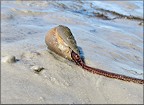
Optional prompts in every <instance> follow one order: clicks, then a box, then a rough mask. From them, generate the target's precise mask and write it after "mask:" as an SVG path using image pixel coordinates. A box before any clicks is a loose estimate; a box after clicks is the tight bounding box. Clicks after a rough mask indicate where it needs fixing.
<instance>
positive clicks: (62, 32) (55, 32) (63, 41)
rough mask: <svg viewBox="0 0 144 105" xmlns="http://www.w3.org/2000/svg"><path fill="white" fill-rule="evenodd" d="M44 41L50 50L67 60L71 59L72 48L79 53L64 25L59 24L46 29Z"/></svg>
mask: <svg viewBox="0 0 144 105" xmlns="http://www.w3.org/2000/svg"><path fill="white" fill-rule="evenodd" d="M45 43H46V45H47V46H48V48H49V49H50V50H52V51H53V52H55V53H57V54H58V55H60V56H62V57H64V58H67V59H69V60H72V58H71V52H72V50H73V51H74V52H75V53H77V54H78V55H79V49H78V47H77V43H76V41H75V39H74V36H73V35H72V33H71V31H70V29H69V28H68V27H66V26H63V25H59V26H57V27H55V28H52V29H51V30H50V31H48V33H47V35H46V37H45Z"/></svg>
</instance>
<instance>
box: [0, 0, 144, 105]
mask: <svg viewBox="0 0 144 105" xmlns="http://www.w3.org/2000/svg"><path fill="white" fill-rule="evenodd" d="M142 21H143V6H142V1H125V2H120V1H103V2H101V1H89V2H86V1H81V0H77V1H74V2H72V1H55V2H53V1H20V0H17V1H2V2H1V103H2V104H143V85H141V84H136V83H132V82H125V81H121V80H116V79H110V78H107V77H103V76H100V75H97V74H92V73H89V72H87V71H85V70H84V69H82V68H81V67H78V66H77V65H76V64H75V63H74V62H71V61H68V60H66V59H64V58H62V57H60V56H58V55H56V54H53V53H52V52H51V51H50V50H49V49H47V46H46V44H45V36H46V34H47V32H48V30H50V29H51V28H53V27H56V26H58V25H65V26H67V27H69V28H70V29H71V31H72V33H73V35H74V37H75V39H76V41H77V45H78V46H79V49H80V51H81V55H82V56H84V57H85V62H86V64H87V65H89V66H91V67H94V68H99V69H103V70H105V71H109V72H113V73H118V74H123V75H126V76H131V77H135V78H140V79H142V78H143V23H142ZM9 56H11V58H13V59H14V57H15V58H16V59H15V60H14V61H10V60H7V59H10V57H9ZM12 56H14V57H12ZM36 66H38V67H39V68H41V71H40V72H36V71H35V70H34V68H36Z"/></svg>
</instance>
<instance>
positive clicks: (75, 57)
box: [71, 51, 144, 84]
mask: <svg viewBox="0 0 144 105" xmlns="http://www.w3.org/2000/svg"><path fill="white" fill-rule="evenodd" d="M71 57H72V59H73V60H74V62H75V63H76V64H77V65H79V66H81V67H82V68H83V69H85V70H87V71H89V72H91V73H94V74H99V75H103V76H105V77H109V78H115V79H119V80H123V81H128V82H134V83H138V84H144V80H142V79H138V78H133V77H128V76H125V75H121V74H116V73H111V72H108V71H104V70H101V69H96V68H92V67H89V66H87V65H85V63H84V62H83V61H82V59H81V58H80V56H79V55H78V54H76V53H75V52H74V51H72V53H71Z"/></svg>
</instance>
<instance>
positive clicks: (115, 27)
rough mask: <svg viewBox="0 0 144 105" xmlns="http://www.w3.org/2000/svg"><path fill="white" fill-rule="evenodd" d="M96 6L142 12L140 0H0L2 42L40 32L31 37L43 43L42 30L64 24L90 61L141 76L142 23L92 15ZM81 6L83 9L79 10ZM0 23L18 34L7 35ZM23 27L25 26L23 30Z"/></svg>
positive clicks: (87, 60)
mask: <svg viewBox="0 0 144 105" xmlns="http://www.w3.org/2000/svg"><path fill="white" fill-rule="evenodd" d="M107 2H108V3H107ZM127 4H129V5H127ZM98 8H102V9H104V10H112V11H115V12H117V13H119V14H123V15H127V16H129V15H133V16H138V17H142V15H143V13H142V1H139V2H138V1H129V2H128V1H126V2H118V1H117V2H111V1H110V2H109V1H105V2H100V1H88V2H84V1H77V2H71V1H65V2H62V1H57V2H51V1H49V2H46V1H43V2H36V1H30V2H28V1H16V2H15V1H9V2H8V1H2V39H1V40H2V45H3V43H4V42H8V43H12V42H15V43H16V41H18V40H21V41H24V40H26V39H27V40H29V39H28V38H29V35H31V38H32V39H33V37H35V36H36V34H37V33H40V32H42V34H41V36H39V37H38V38H40V39H39V41H38V42H37V43H35V41H34V40H33V43H35V44H42V45H45V43H44V36H45V33H46V32H47V31H48V30H49V29H50V28H52V27H54V26H57V25H59V24H63V25H66V26H68V27H69V28H70V29H71V30H72V32H73V35H74V36H75V38H76V40H77V43H78V46H80V47H81V48H82V50H83V53H84V55H83V56H85V60H86V62H87V63H88V64H89V65H91V66H93V67H97V68H101V69H105V70H107V71H112V72H116V73H121V74H126V75H129V76H134V77H137V78H142V73H143V64H142V61H143V58H142V53H143V52H142V41H143V36H142V34H143V31H142V26H139V25H138V24H139V22H141V21H137V20H128V19H123V18H122V19H115V20H103V19H102V18H97V17H96V16H93V15H92V13H93V12H94V11H95V12H96V11H97V9H98ZM83 9H85V10H84V11H82V10H83ZM77 11H79V12H77ZM98 12H99V13H103V14H105V15H107V14H108V13H107V12H100V11H98ZM111 15H112V14H111ZM110 17H115V16H110ZM125 23H127V24H125ZM3 26H8V27H9V28H8V29H9V30H13V28H14V29H15V30H16V31H15V33H17V35H11V34H9V35H8V33H10V31H6V30H7V29H3ZM23 29H26V30H25V31H24V32H23V31H22V30H23ZM26 31H28V32H26ZM36 31H37V32H36ZM18 33H20V34H21V35H20V34H18ZM31 41H32V40H31Z"/></svg>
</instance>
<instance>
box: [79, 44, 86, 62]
mask: <svg viewBox="0 0 144 105" xmlns="http://www.w3.org/2000/svg"><path fill="white" fill-rule="evenodd" d="M78 49H79V53H80V57H81V59H82V61H83V62H84V63H85V57H84V52H83V49H82V48H81V47H80V46H78Z"/></svg>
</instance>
